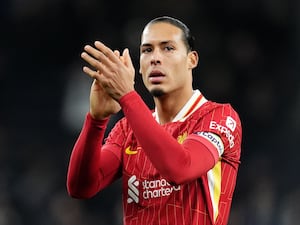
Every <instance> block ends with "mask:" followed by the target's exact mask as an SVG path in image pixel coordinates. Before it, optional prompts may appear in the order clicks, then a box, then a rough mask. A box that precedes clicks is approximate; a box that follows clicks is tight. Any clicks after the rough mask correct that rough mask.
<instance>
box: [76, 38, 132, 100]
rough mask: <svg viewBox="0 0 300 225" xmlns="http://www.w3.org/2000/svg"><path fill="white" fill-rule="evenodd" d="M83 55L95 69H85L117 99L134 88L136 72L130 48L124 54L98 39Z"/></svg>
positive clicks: (88, 46)
mask: <svg viewBox="0 0 300 225" xmlns="http://www.w3.org/2000/svg"><path fill="white" fill-rule="evenodd" d="M84 50H85V52H83V53H82V54H81V57H82V58H83V59H84V60H85V61H86V62H87V63H88V64H89V65H90V66H91V67H93V68H94V69H95V70H93V69H91V68H89V67H84V68H83V71H84V72H85V73H86V74H88V75H89V76H91V77H92V78H94V79H96V80H97V81H98V82H99V83H100V84H101V86H102V87H103V89H104V90H105V91H106V92H107V93H108V95H109V96H111V97H112V98H113V99H115V100H117V101H118V100H119V99H120V98H121V97H122V96H124V95H125V94H127V93H129V92H131V91H132V90H134V74H135V69H134V67H133V64H132V61H131V58H130V55H129V50H128V49H124V51H123V53H122V55H120V53H119V52H118V51H112V50H111V49H110V48H108V47H106V46H105V45H104V44H103V43H101V42H99V41H96V42H95V47H92V46H90V45H87V46H85V47H84Z"/></svg>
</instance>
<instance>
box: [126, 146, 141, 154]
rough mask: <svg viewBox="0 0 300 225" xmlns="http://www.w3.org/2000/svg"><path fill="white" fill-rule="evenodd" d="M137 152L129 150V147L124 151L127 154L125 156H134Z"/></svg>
mask: <svg viewBox="0 0 300 225" xmlns="http://www.w3.org/2000/svg"><path fill="white" fill-rule="evenodd" d="M137 152H138V151H137V150H131V149H130V146H128V147H127V148H126V149H125V153H126V154H127V155H134V154H136V153H137Z"/></svg>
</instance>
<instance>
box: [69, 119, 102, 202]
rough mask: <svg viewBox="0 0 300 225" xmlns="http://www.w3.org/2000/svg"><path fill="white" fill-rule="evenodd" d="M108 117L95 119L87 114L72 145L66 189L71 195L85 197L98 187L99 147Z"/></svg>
mask: <svg viewBox="0 0 300 225" xmlns="http://www.w3.org/2000/svg"><path fill="white" fill-rule="evenodd" d="M107 123H108V119H105V120H101V121H95V120H93V119H92V118H91V116H90V115H89V114H88V115H87V116H86V120H85V122H84V126H83V128H82V131H81V133H80V135H79V137H78V139H77V141H76V143H75V145H74V147H73V150H72V153H71V157H70V162H69V168H68V174H67V189H68V193H69V194H70V195H71V196H73V197H78V198H87V197H91V196H92V195H94V194H95V193H96V192H97V191H98V189H99V181H100V177H99V176H100V172H99V168H100V166H99V163H100V149H101V146H102V141H103V137H104V132H105V129H106V125H107Z"/></svg>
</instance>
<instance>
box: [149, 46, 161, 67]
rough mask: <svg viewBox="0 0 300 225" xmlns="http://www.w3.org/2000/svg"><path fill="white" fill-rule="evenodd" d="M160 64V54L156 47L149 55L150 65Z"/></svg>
mask: <svg viewBox="0 0 300 225" xmlns="http://www.w3.org/2000/svg"><path fill="white" fill-rule="evenodd" d="M158 64H161V54H160V52H159V50H158V49H154V50H153V52H152V55H151V65H158Z"/></svg>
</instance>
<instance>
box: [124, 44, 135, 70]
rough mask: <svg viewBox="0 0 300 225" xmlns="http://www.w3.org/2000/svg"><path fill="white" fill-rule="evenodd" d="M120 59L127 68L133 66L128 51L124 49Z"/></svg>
mask: <svg viewBox="0 0 300 225" xmlns="http://www.w3.org/2000/svg"><path fill="white" fill-rule="evenodd" d="M122 56H123V57H122V58H123V63H124V64H125V65H126V66H127V67H133V64H132V60H131V57H130V54H129V50H128V48H125V49H124V51H123V53H122Z"/></svg>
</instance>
